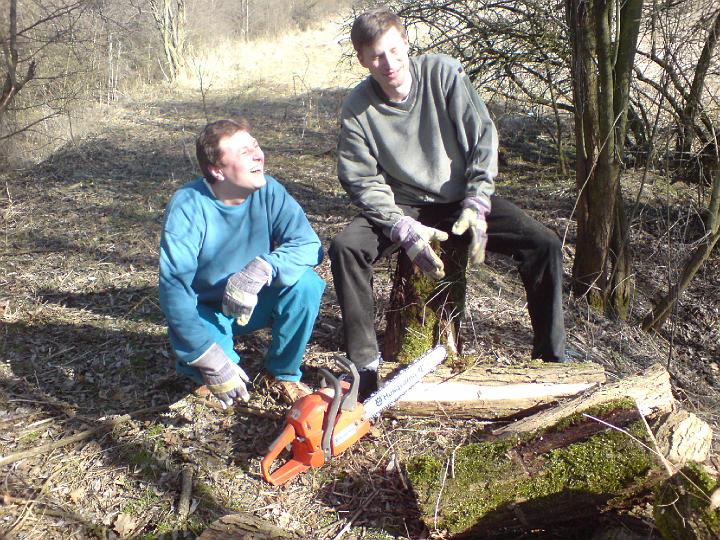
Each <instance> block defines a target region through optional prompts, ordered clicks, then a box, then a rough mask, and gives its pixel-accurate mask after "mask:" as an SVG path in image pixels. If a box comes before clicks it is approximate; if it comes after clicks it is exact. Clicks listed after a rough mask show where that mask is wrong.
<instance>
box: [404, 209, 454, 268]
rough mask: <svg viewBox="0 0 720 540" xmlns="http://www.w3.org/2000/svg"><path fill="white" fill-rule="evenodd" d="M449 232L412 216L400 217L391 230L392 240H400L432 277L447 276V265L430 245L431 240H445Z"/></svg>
mask: <svg viewBox="0 0 720 540" xmlns="http://www.w3.org/2000/svg"><path fill="white" fill-rule="evenodd" d="M447 239H448V234H447V233H446V232H444V231H439V230H437V229H433V228H432V227H426V226H425V225H423V224H422V223H420V222H419V221H417V220H414V219H413V218H411V217H410V216H405V217H402V218H400V220H399V221H398V222H397V223H395V225H393V228H392V229H391V230H390V240H392V241H393V242H400V246H401V247H402V248H403V249H404V250H405V253H407V256H408V257H409V258H410V260H411V261H412V262H413V264H415V265H416V266H417V267H418V268H420V270H422V271H423V272H425V273H426V274H427V275H429V276H430V277H432V278H435V279H441V278H443V277H445V267H444V265H443V262H442V261H441V260H440V257H438V256H437V253H435V252H434V251H433V250H432V247H430V242H432V241H433V240H438V241H440V242H444V241H445V240H447Z"/></svg>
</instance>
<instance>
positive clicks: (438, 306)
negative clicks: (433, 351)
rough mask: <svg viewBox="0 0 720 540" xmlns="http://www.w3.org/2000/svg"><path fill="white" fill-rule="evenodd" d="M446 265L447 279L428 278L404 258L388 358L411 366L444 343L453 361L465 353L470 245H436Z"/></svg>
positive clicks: (394, 292) (391, 310) (395, 288)
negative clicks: (463, 342)
mask: <svg viewBox="0 0 720 540" xmlns="http://www.w3.org/2000/svg"><path fill="white" fill-rule="evenodd" d="M433 248H434V249H435V251H436V253H438V254H439V255H440V258H441V260H442V261H443V264H444V266H445V277H444V278H443V279H441V280H440V281H434V280H432V279H430V278H428V277H427V276H426V275H424V274H423V273H422V272H421V271H420V270H419V269H418V268H417V267H416V266H415V265H414V264H413V263H412V262H411V261H410V259H408V257H407V255H405V253H404V252H403V251H400V252H399V253H398V258H397V265H396V267H395V275H394V277H393V284H392V289H391V291H390V303H389V307H388V310H387V314H386V323H387V324H386V327H385V338H384V343H383V358H384V359H385V361H390V362H399V363H401V364H408V363H410V362H412V361H413V360H414V359H416V358H417V357H419V356H420V355H421V354H423V353H424V352H426V351H427V350H428V349H430V348H431V347H433V346H434V345H437V344H439V343H442V344H443V345H445V347H446V349H447V351H448V354H449V356H451V357H452V356H454V355H456V354H458V353H460V352H461V351H462V321H463V317H464V312H465V291H466V287H467V278H466V275H465V270H466V268H467V260H468V259H467V246H462V245H459V244H457V243H453V242H451V241H450V240H448V241H447V242H445V243H443V244H442V246H441V245H440V244H439V243H435V244H434V245H433Z"/></svg>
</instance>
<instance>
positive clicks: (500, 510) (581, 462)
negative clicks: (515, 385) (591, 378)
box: [406, 367, 704, 538]
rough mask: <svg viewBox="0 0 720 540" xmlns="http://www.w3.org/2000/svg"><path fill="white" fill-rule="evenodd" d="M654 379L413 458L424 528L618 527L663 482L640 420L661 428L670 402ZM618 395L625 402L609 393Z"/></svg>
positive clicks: (572, 531) (569, 532)
mask: <svg viewBox="0 0 720 540" xmlns="http://www.w3.org/2000/svg"><path fill="white" fill-rule="evenodd" d="M663 371H664V370H663ZM661 375H662V374H660V373H658V370H657V369H656V368H655V367H653V368H651V369H649V370H647V372H645V373H644V377H642V376H638V377H634V378H631V379H634V380H633V381H632V382H631V383H629V384H627V385H623V384H622V381H619V382H618V383H613V384H612V385H607V386H606V387H602V388H600V389H597V390H595V391H593V392H592V393H590V394H589V395H585V396H582V397H581V398H576V399H575V400H572V401H571V403H573V405H572V406H570V407H568V406H560V407H556V409H560V410H562V411H563V412H562V413H558V414H553V413H552V411H554V410H555V409H553V410H551V411H544V412H541V413H538V414H536V415H534V416H533V417H529V418H527V419H526V420H521V421H518V422H515V423H514V424H511V425H510V426H507V427H505V428H503V429H499V430H496V431H495V432H494V433H493V434H490V435H488V436H486V437H485V438H484V439H482V438H481V441H480V442H476V443H473V444H466V445H461V446H459V447H457V448H455V449H454V450H453V451H452V452H449V453H447V454H439V453H438V454H428V455H423V456H418V457H415V458H413V459H412V460H411V461H409V462H408V464H407V467H406V468H407V475H408V478H409V479H410V481H411V484H412V486H413V489H414V490H415V492H416V494H417V497H418V503H419V506H420V509H421V511H422V513H423V515H424V519H425V521H426V523H427V525H428V526H429V527H430V528H433V529H438V530H447V531H448V533H449V534H450V536H451V537H452V538H517V537H520V536H522V535H525V534H529V533H530V532H531V531H533V534H535V535H540V533H541V532H543V531H545V533H547V534H549V535H556V536H553V537H561V538H563V537H564V538H590V537H592V536H593V535H594V534H596V532H597V531H596V529H597V528H598V523H600V522H602V521H603V520H608V521H610V522H616V521H617V520H621V521H622V518H623V516H624V515H625V513H626V512H627V511H628V510H630V509H631V508H632V507H633V506H634V505H635V503H637V502H638V501H639V500H641V499H642V498H644V497H648V496H649V495H650V494H651V493H652V490H653V489H654V488H655V487H657V486H658V485H660V484H661V483H662V482H663V481H664V480H665V479H666V478H667V477H668V476H669V473H668V465H667V463H666V462H665V461H664V460H663V459H661V458H660V457H659V456H658V455H657V453H656V451H655V450H654V446H655V443H654V440H653V437H652V436H651V435H650V433H649V431H648V428H647V424H646V419H645V417H644V416H641V411H644V412H643V413H642V414H643V415H644V414H645V412H655V413H656V416H657V417H658V418H662V419H665V420H667V419H668V418H669V416H668V415H666V414H661V412H666V411H667V407H671V406H672V405H674V404H675V401H674V399H673V398H672V394H671V393H670V387H669V384H668V385H667V386H666V385H664V384H663V383H662V381H663V379H664V377H663V376H661ZM664 376H667V373H666V372H665V374H664ZM618 385H620V387H623V386H625V387H626V389H627V393H626V394H625V395H623V394H622V393H621V392H620V391H615V390H612V389H610V387H613V388H616V387H617V386H618ZM658 386H659V387H660V390H658ZM641 389H642V390H641ZM643 392H644V394H645V395H644V396H643V395H641V394H642V393H643ZM663 392H665V393H666V394H667V395H665V396H660V394H661V393H663ZM638 404H641V405H640V406H638ZM653 418H654V417H652V418H651V419H650V420H653ZM676 425H677V424H676ZM610 426H613V427H610ZM661 429H662V427H661ZM667 429H670V430H672V429H674V428H672V427H667ZM703 430H704V428H703ZM623 523H624V525H626V526H627V523H626V522H623ZM641 523H642V522H641ZM643 526H644V527H645V533H647V532H648V531H647V525H643ZM646 537H647V536H646Z"/></svg>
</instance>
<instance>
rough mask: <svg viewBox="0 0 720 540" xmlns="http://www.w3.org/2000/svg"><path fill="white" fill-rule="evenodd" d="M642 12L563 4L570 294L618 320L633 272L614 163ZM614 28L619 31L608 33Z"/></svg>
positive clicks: (573, 1) (636, 4)
mask: <svg viewBox="0 0 720 540" xmlns="http://www.w3.org/2000/svg"><path fill="white" fill-rule="evenodd" d="M642 4H643V2H642V0H631V1H628V2H624V3H623V4H622V7H621V8H620V13H619V14H618V15H617V17H615V15H614V14H612V13H611V10H612V9H613V3H611V2H606V1H604V0H593V1H590V2H586V1H583V0H567V2H566V10H567V16H568V27H569V32H570V41H571V44H572V65H571V74H572V79H573V97H574V100H575V138H576V148H577V153H578V160H577V167H576V184H577V188H578V199H579V200H578V212H577V221H578V236H577V249H576V253H575V260H574V261H573V290H574V292H575V294H576V295H577V296H585V297H587V299H588V302H589V303H590V305H591V306H593V307H595V308H596V309H598V310H600V311H603V312H605V313H609V314H613V315H616V316H619V317H621V318H624V317H626V316H627V313H628V298H629V292H628V291H629V288H630V285H631V283H630V280H629V276H630V275H631V274H632V271H631V267H630V259H629V256H628V250H627V247H626V246H627V241H628V228H627V224H626V218H625V215H624V207H623V205H622V204H621V202H622V198H621V192H620V163H621V160H622V153H623V152H622V149H623V143H624V141H625V132H626V129H627V110H628V105H629V97H628V96H629V93H630V79H631V74H632V66H633V63H634V54H635V50H636V45H637V36H638V31H639V24H640V13H641V11H642ZM616 20H621V21H622V25H619V26H618V25H614V24H613V22H614V21H616Z"/></svg>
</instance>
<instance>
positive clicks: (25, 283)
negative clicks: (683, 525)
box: [0, 88, 720, 539]
mask: <svg viewBox="0 0 720 540" xmlns="http://www.w3.org/2000/svg"><path fill="white" fill-rule="evenodd" d="M342 96H343V93H342V92H340V91H334V90H325V91H314V92H312V93H308V94H303V95H292V94H288V95H280V94H278V93H276V92H271V91H269V90H267V89H251V88H246V89H244V90H242V91H237V92H233V93H228V94H226V95H222V94H220V93H214V94H213V95H211V96H208V98H207V100H206V110H205V111H203V108H202V107H201V106H199V97H198V95H197V93H195V94H192V93H188V94H187V95H184V94H182V93H173V94H172V96H171V97H163V98H158V99H155V100H143V101H141V102H140V101H138V102H132V101H127V102H124V103H121V104H116V105H114V106H113V107H112V108H111V109H108V110H107V111H106V113H107V114H106V115H105V117H104V119H103V121H102V122H100V123H98V126H97V129H96V131H95V133H94V134H92V135H88V136H86V137H83V138H82V140H76V141H75V142H74V143H72V144H68V145H66V146H65V147H63V148H62V149H61V150H60V151H58V152H56V153H55V154H53V155H52V156H51V157H50V158H49V159H47V160H45V161H44V162H42V163H40V164H37V165H33V166H31V167H28V168H25V169H22V170H16V171H5V173H4V174H3V175H2V176H0V186H1V187H2V196H1V197H0V201H1V206H0V209H1V216H2V221H1V222H0V223H1V226H2V228H1V230H0V317H1V320H2V326H1V327H0V463H1V464H2V466H0V497H2V500H0V531H2V532H3V533H4V535H5V536H6V537H7V538H92V537H98V538H116V537H128V538H158V537H165V538H176V537H180V538H182V537H185V538H193V537H194V536H195V535H196V534H199V533H200V532H201V531H202V530H203V529H204V528H205V527H206V526H207V525H208V524H209V523H210V522H212V521H213V520H215V519H217V518H218V517H220V516H222V515H225V514H227V513H231V512H248V513H251V514H253V515H255V516H257V517H260V518H265V519H268V520H269V521H271V522H273V523H274V524H276V525H278V526H280V527H283V528H286V529H289V530H294V531H297V532H299V533H300V534H301V535H303V536H305V537H307V538H318V539H320V538H328V539H331V538H340V537H344V538H357V539H363V538H364V539H367V538H419V537H421V536H422V535H423V534H424V533H423V530H424V526H423V525H422V523H421V522H420V521H419V511H418V509H417V506H416V502H415V499H414V497H413V495H412V491H411V489H410V488H409V486H408V481H407V478H406V476H405V473H404V470H403V463H404V461H405V460H406V459H407V458H408V457H409V456H413V455H418V454H419V453H422V452H423V451H424V450H426V449H428V448H430V447H432V448H435V449H437V448H447V449H450V451H451V450H452V448H454V447H456V446H457V444H459V443H460V442H461V441H465V442H468V440H467V438H468V434H471V433H472V434H477V433H481V432H482V429H483V427H484V424H482V423H481V422H479V421H472V420H470V421H468V420H463V421H454V420H452V419H432V420H430V419H424V420H420V419H393V418H392V416H391V415H389V416H387V417H384V418H383V419H382V420H381V421H379V422H378V423H377V425H376V426H375V428H374V430H373V432H372V434H371V436H370V437H367V438H366V439H364V440H363V441H361V443H359V444H357V445H356V446H354V447H352V448H351V449H350V450H349V451H348V452H347V453H346V454H345V455H343V456H342V457H341V458H339V459H336V460H334V461H333V462H332V463H331V464H330V465H329V466H326V467H324V468H321V469H319V470H314V471H310V472H308V473H306V474H304V475H302V476H301V477H299V478H298V479H297V480H295V481H293V482H291V483H289V484H287V485H285V486H282V487H280V488H272V487H270V486H269V485H267V484H266V483H264V482H263V480H262V478H261V476H260V472H259V462H260V459H261V457H262V452H263V450H264V449H265V448H266V446H267V444H268V443H269V442H270V441H272V439H273V438H274V437H275V435H276V434H277V432H278V429H279V428H280V427H281V425H282V423H283V422H282V418H283V415H284V413H285V412H286V408H285V407H283V406H282V405H280V404H278V403H276V402H275V401H274V400H273V399H272V397H271V396H268V395H266V394H265V393H264V392H263V390H262V389H261V388H256V389H255V390H254V391H253V392H252V399H251V401H250V403H249V404H248V405H247V406H246V407H242V408H238V409H236V410H235V411H233V412H230V413H227V412H223V411H220V410H218V409H217V408H216V407H213V406H212V405H213V403H212V401H207V400H203V399H200V398H198V397H196V396H194V395H193V394H192V391H193V387H192V385H191V384H190V383H189V382H188V381H185V380H184V379H181V378H179V377H177V376H176V375H175V374H174V370H173V360H172V358H171V354H170V351H169V348H168V344H167V341H166V338H165V328H164V321H163V315H162V313H161V312H160V309H159V306H158V298H157V255H158V241H159V233H160V228H161V223H162V216H163V208H164V205H165V204H166V203H167V201H168V199H169V198H170V196H171V194H172V193H173V191H174V190H175V189H176V188H177V187H179V186H180V185H181V184H182V183H184V182H185V181H187V180H189V179H190V178H191V177H192V176H193V174H194V171H196V167H195V164H194V158H193V154H194V136H195V134H196V133H197V131H198V130H199V129H200V128H201V127H202V126H203V125H204V123H205V120H206V115H207V117H208V118H213V119H214V118H219V117H226V116H229V115H237V114H239V115H244V116H246V117H248V118H249V119H250V122H251V124H252V126H253V134H254V135H255V136H256V137H257V139H258V140H259V141H260V143H261V145H262V146H263V148H264V150H265V152H266V163H267V165H266V168H267V171H268V172H269V173H270V174H272V175H274V176H275V177H276V178H278V179H279V180H280V181H281V182H283V183H284V184H285V186H286V187H287V188H288V189H289V191H290V192H291V193H292V194H293V195H294V196H295V197H296V198H297V199H298V201H299V202H300V203H301V204H302V205H303V206H304V208H305V210H306V211H307V213H308V215H309V218H310V221H311V223H312V224H313V226H314V227H315V229H316V230H317V232H318V233H319V235H320V237H321V238H322V240H323V243H324V246H325V248H327V245H328V242H329V240H330V239H331V238H332V237H333V235H334V234H336V233H337V232H338V231H339V230H340V229H341V228H342V227H343V226H344V225H345V224H346V223H347V222H348V221H349V219H350V218H351V217H352V215H353V214H354V212H355V211H354V209H353V208H352V207H351V205H350V203H349V201H348V199H347V198H346V197H345V195H344V193H343V192H342V189H341V187H340V186H339V184H338V182H337V179H336V176H335V171H334V165H335V157H334V146H335V140H336V126H337V123H336V118H337V112H338V109H339V104H340V102H341V99H342ZM503 118H504V117H500V118H499V125H500V129H501V140H507V141H508V144H507V148H506V159H507V163H506V164H505V165H504V166H503V168H502V175H501V178H500V179H499V193H501V194H502V195H504V196H506V197H508V198H510V199H511V200H513V201H515V202H516V203H517V204H519V205H521V206H522V207H524V208H525V209H526V210H527V211H528V212H530V213H531V214H532V215H533V216H535V217H537V218H538V219H539V220H541V221H542V222H544V223H546V224H547V225H548V226H550V227H551V228H552V229H553V230H555V231H556V232H557V233H558V234H559V235H560V236H561V237H562V238H564V239H565V253H566V257H565V262H566V272H567V274H568V277H569V272H570V267H571V261H572V255H573V252H574V245H573V243H574V226H573V219H572V211H573V207H574V200H575V198H574V193H575V191H574V186H573V179H572V177H571V176H562V175H559V174H557V172H556V170H555V168H554V166H553V165H552V164H549V163H545V162H544V159H543V158H544V157H546V156H547V155H551V149H549V148H547V147H544V146H543V145H544V144H545V143H544V138H543V137H542V131H540V130H539V129H538V128H537V126H535V125H534V124H532V122H534V120H528V121H527V122H529V123H527V124H525V123H523V124H521V125H522V129H517V121H518V120H517V118H514V119H513V122H514V123H513V124H512V128H511V129H508V130H505V131H504V127H503V126H504V124H503ZM510 143H512V144H510ZM518 149H521V150H522V152H520V151H518ZM633 174H634V173H632V172H630V173H628V178H630V179H631V180H632V175H633ZM628 185H634V187H633V188H632V189H630V188H629V189H628V205H629V208H631V209H632V210H633V212H634V214H633V216H634V218H633V237H632V242H633V250H634V253H635V260H634V262H635V270H636V274H635V282H636V289H635V298H634V302H633V313H632V319H631V320H630V321H629V322H628V323H621V322H613V321H609V320H606V319H604V318H602V317H600V316H598V315H597V314H595V313H593V312H592V311H590V310H589V309H588V308H587V306H586V304H585V303H584V301H583V300H582V299H573V298H570V297H569V296H566V308H567V326H568V333H569V336H568V338H569V344H570V345H571V346H572V347H573V348H574V349H575V350H576V351H577V352H579V354H580V355H581V356H582V357H584V358H586V359H589V360H592V361H595V362H597V363H600V364H602V365H603V366H604V367H605V368H606V370H607V373H608V375H609V378H614V377H620V376H623V375H625V374H628V373H632V372H635V371H637V370H639V369H641V368H644V367H647V366H649V365H651V364H653V363H655V362H662V363H663V364H664V365H666V366H667V367H668V369H669V371H670V372H671V374H672V376H673V382H674V384H675V388H676V391H677V395H678V397H679V398H680V399H681V400H682V401H684V402H685V406H686V408H688V409H689V410H693V411H696V412H697V413H698V414H699V415H700V416H702V417H703V418H704V419H705V420H707V421H708V422H710V424H711V425H712V426H713V427H714V429H715V432H716V434H717V433H720V431H718V429H717V427H718V416H717V415H718V410H719V409H718V398H717V388H718V376H719V375H720V373H719V371H718V362H719V361H720V360H719V357H720V348H719V345H718V343H719V342H720V313H719V311H718V309H719V308H718V302H717V300H718V298H719V297H720V294H718V293H719V292H720V290H719V289H720V285H718V284H719V283H720V257H719V256H718V255H717V254H716V255H714V256H713V257H712V258H711V260H710V261H709V262H708V264H707V265H706V266H705V267H704V269H703V270H702V272H701V273H700V275H699V276H698V278H697V279H696V281H695V282H694V283H693V285H692V287H691V288H690V290H689V291H688V293H687V295H686V296H685V297H684V299H683V301H682V303H681V305H680V306H679V309H678V311H677V313H676V314H675V316H674V318H673V320H672V321H671V322H669V323H668V324H667V325H666V328H665V329H664V331H663V333H662V334H660V335H647V334H645V333H643V332H642V331H641V330H639V329H638V327H637V323H638V320H639V319H640V318H641V317H642V316H643V315H644V314H645V312H646V310H647V309H648V308H649V307H650V305H651V304H650V303H649V300H650V298H652V297H653V295H655V294H656V293H658V292H661V291H662V290H664V289H665V288H666V287H667V280H668V275H669V273H670V272H672V271H673V269H675V270H676V269H677V266H678V264H679V261H681V260H682V256H683V253H687V252H688V250H689V249H690V248H691V247H692V245H693V242H696V241H697V239H698V236H699V234H698V231H699V223H700V221H699V217H698V215H697V213H695V212H694V211H693V210H692V208H695V207H696V206H695V205H694V202H693V197H694V193H693V192H692V191H688V192H687V193H684V192H683V191H682V190H683V188H682V186H672V187H670V186H666V185H664V184H662V182H661V181H660V180H658V181H656V182H655V183H649V184H647V185H646V186H645V187H644V190H643V195H642V198H641V202H640V203H639V204H637V205H634V206H633V202H634V196H635V194H636V193H637V189H638V186H639V185H640V180H639V179H638V180H637V182H633V181H630V182H629V183H628ZM668 195H670V197H671V198H670V199H669V200H668V199H667V198H666V197H667V196H668ZM389 269H390V264H383V265H381V266H380V268H379V271H378V278H377V279H376V289H377V297H378V306H379V310H378V326H379V327H381V326H382V308H383V307H384V305H385V303H386V301H387V292H388V291H387V288H388V285H389V278H388V276H389ZM319 273H320V274H321V275H322V277H323V278H324V279H325V280H326V281H327V283H328V288H327V291H326V294H325V297H324V299H323V303H322V307H321V312H320V316H319V319H318V321H317V325H316V327H315V330H314V333H313V336H312V339H311V342H310V346H309V348H308V350H307V354H306V366H305V380H306V381H307V382H309V383H310V384H313V385H316V384H317V383H318V376H317V369H318V368H319V367H322V366H326V365H328V364H329V363H330V361H331V358H332V355H333V354H334V353H337V352H339V351H340V348H341V319H340V314H339V309H338V306H337V301H336V298H335V293H334V289H333V287H332V279H331V277H330V272H329V263H328V261H327V260H325V261H324V262H323V263H322V265H321V266H320V267H319ZM568 281H569V280H568ZM566 293H567V291H566ZM467 317H468V322H469V324H468V325H467V326H466V328H467V329H466V333H467V334H466V338H467V343H466V350H465V352H466V353H468V354H475V355H477V356H478V357H479V358H480V360H481V361H485V362H490V363H501V364H503V363H505V364H512V363H514V362H519V361H524V360H527V359H528V355H529V348H530V343H531V337H532V336H531V331H530V325H529V319H528V317H527V314H526V310H525V299H524V294H523V291H522V286H521V284H520V282H519V279H518V278H517V276H516V274H515V272H514V269H513V265H512V263H511V261H507V260H504V259H501V258H499V257H493V256H490V258H489V260H488V263H487V271H486V270H485V269H484V270H483V271H471V277H470V298H469V302H468V313H467ZM267 343H268V336H267V335H256V336H253V337H251V338H249V339H246V340H243V341H242V342H241V343H239V344H238V347H239V351H240V353H241V356H242V358H243V361H244V365H245V366H246V367H247V371H248V372H249V374H250V376H251V377H255V376H257V375H259V374H260V373H261V371H262V368H261V366H262V356H263V351H264V349H265V347H266V346H267ZM123 415H129V416H123ZM68 437H74V438H73V439H70V440H64V439H66V438H68ZM56 441H61V442H62V444H61V445H57V446H56V447H53V446H52V445H51V443H53V442H56ZM38 449H39V451H38V453H36V455H25V454H22V455H20V456H18V454H20V453H21V452H24V451H33V450H38ZM715 450H716V451H717V445H715ZM23 456H24V457H23ZM17 457H20V458H21V459H17ZM8 458H10V459H8ZM3 460H7V462H4V461H3ZM188 474H192V482H193V484H192V485H193V488H192V492H191V497H190V500H189V508H188V511H187V516H184V515H183V513H182V512H180V513H178V506H179V503H180V496H181V492H182V480H183V475H188ZM437 534H438V536H439V535H440V533H437ZM0 536H2V535H1V534H0Z"/></svg>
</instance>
